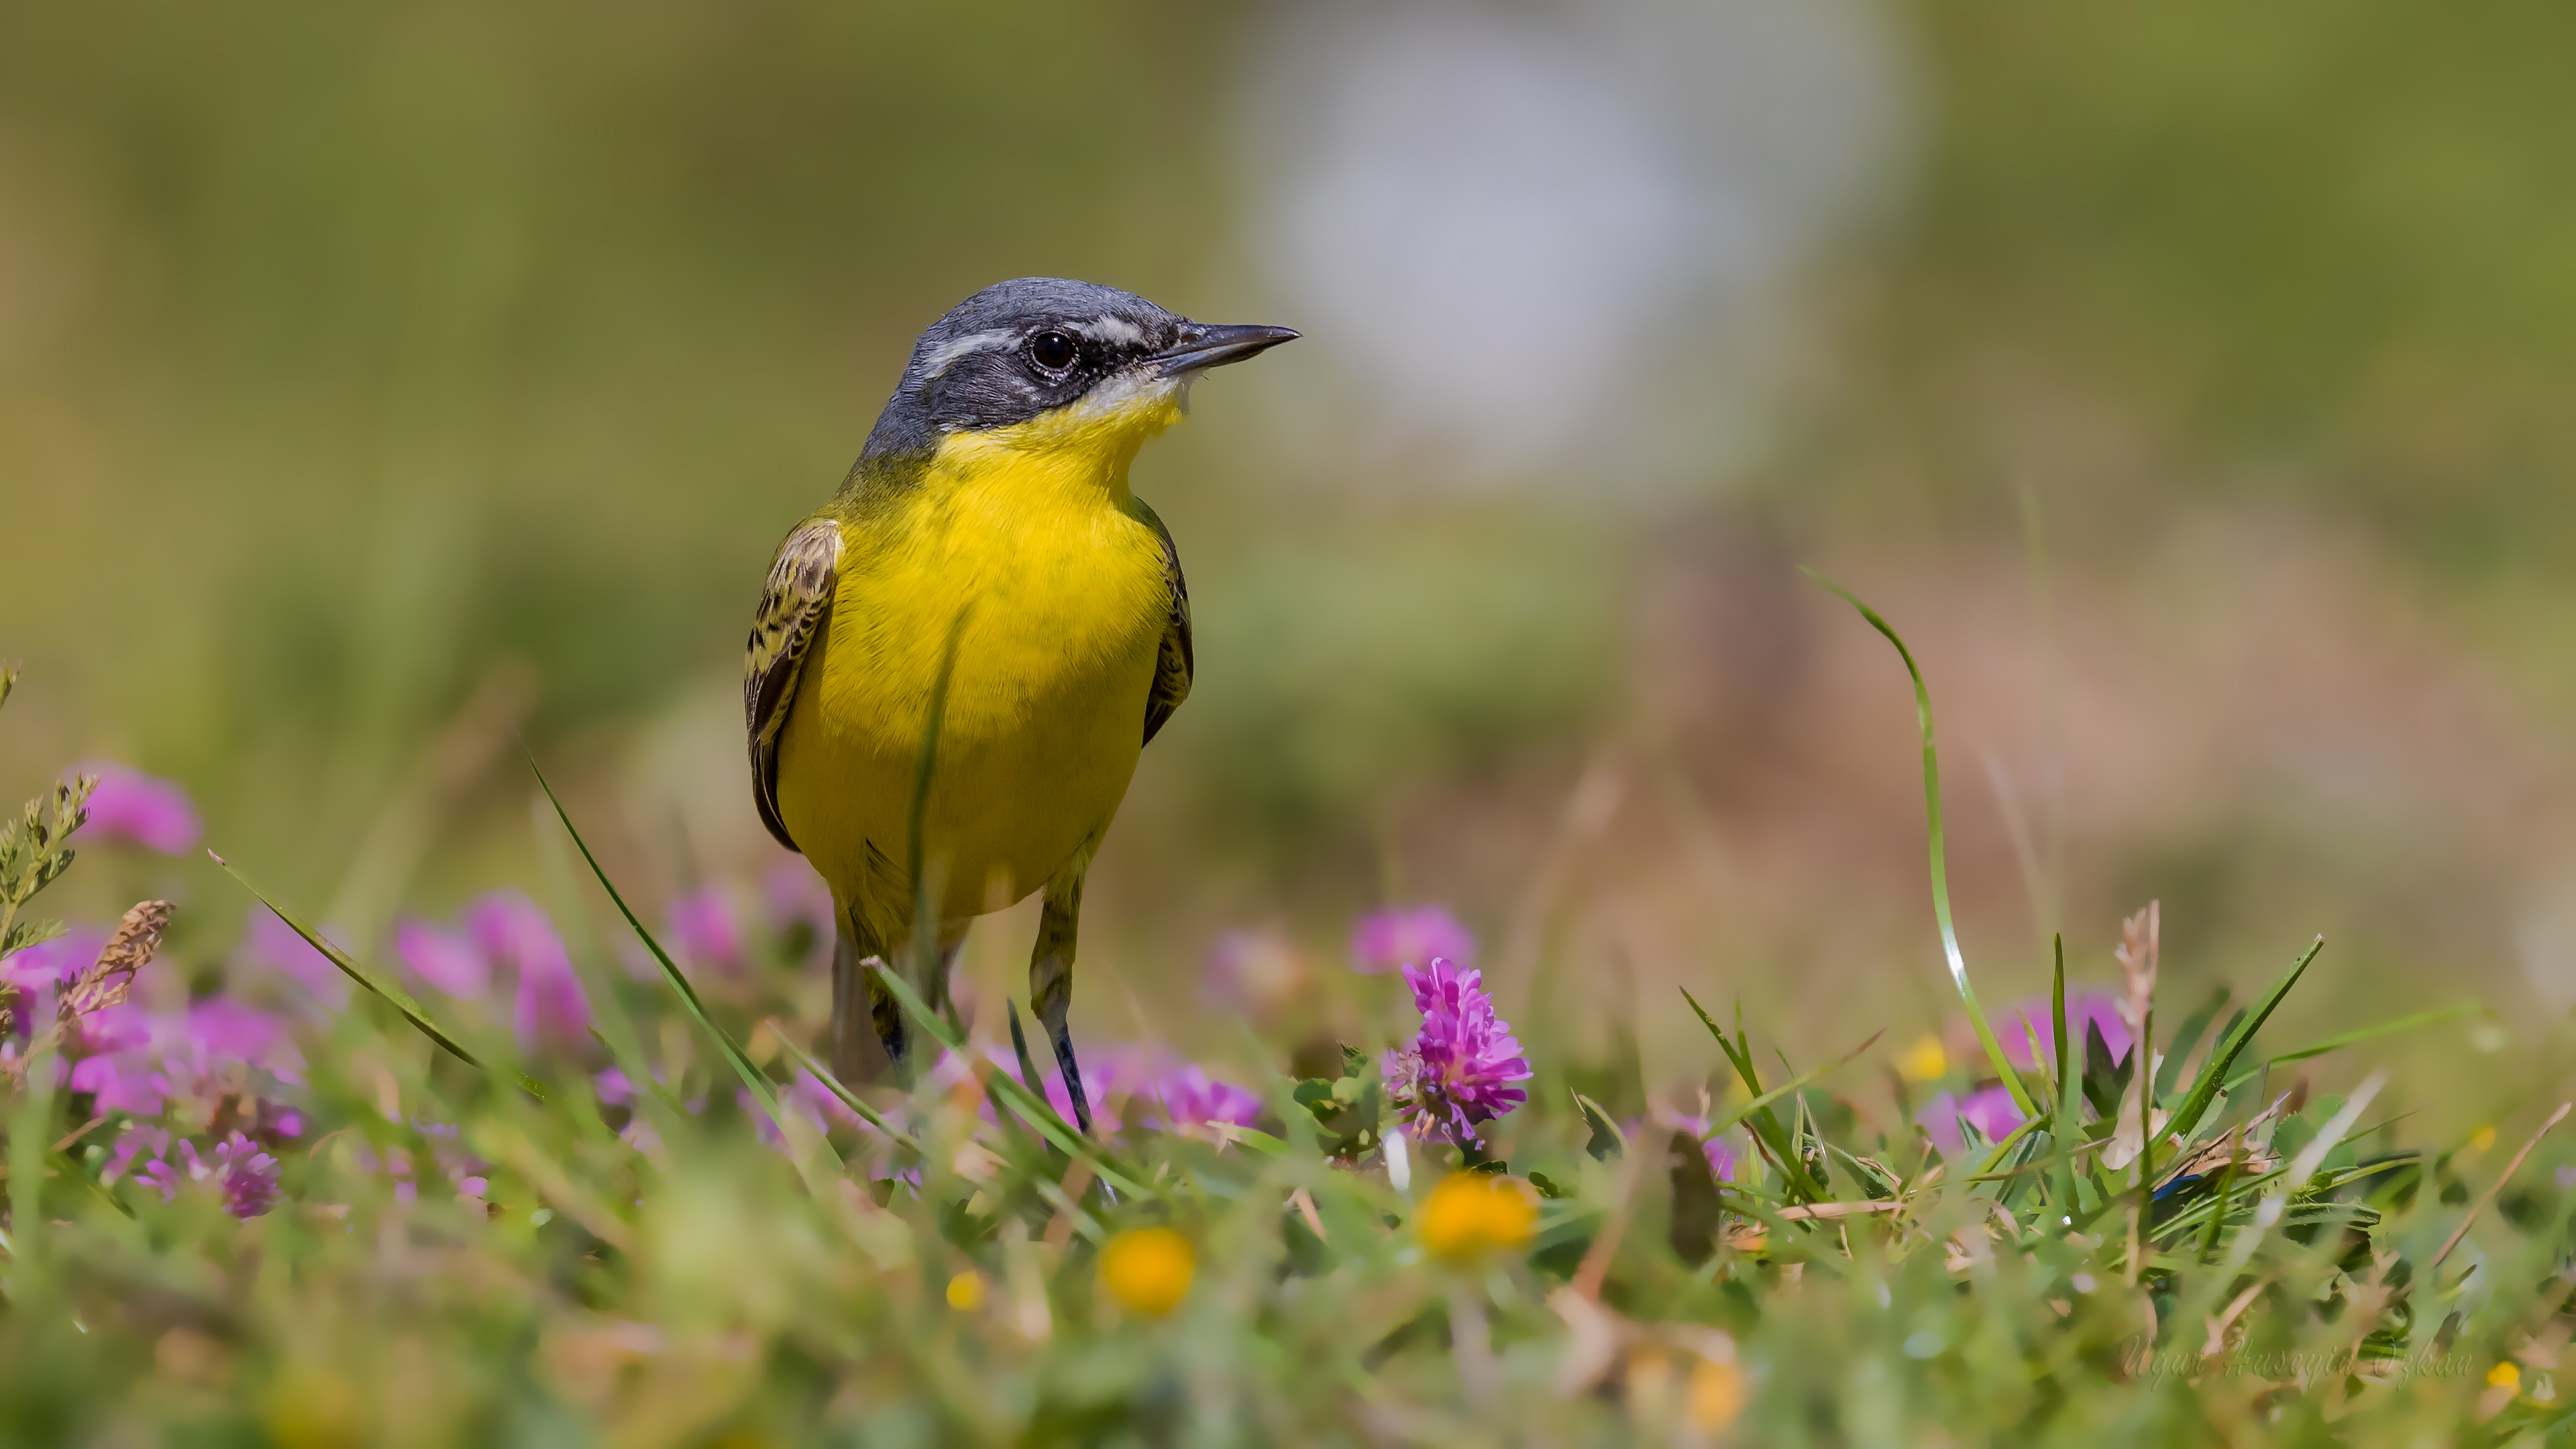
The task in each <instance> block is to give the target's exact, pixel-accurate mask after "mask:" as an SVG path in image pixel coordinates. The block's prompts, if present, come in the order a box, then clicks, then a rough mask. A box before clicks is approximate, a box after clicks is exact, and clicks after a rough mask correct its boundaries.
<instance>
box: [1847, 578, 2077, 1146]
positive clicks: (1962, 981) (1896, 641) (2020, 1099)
mask: <svg viewBox="0 0 2576 1449" xmlns="http://www.w3.org/2000/svg"><path fill="white" fill-rule="evenodd" d="M1799 571H1800V572H1801V573H1804V574H1805V575H1806V576H1807V577H1809V578H1811V579H1814V580H1815V581H1816V582H1817V583H1820V584H1822V585H1824V586H1825V587H1826V588H1828V589H1831V590H1833V592H1834V593H1835V594H1836V595H1837V596H1839V597H1840V598H1841V599H1842V601H1843V602H1844V603H1846V604H1849V605H1851V606H1852V607H1853V608H1855V609H1858V610H1860V616H1861V617H1862V618H1864V619H1867V620H1868V621H1869V626H1870V627H1871V628H1873V629H1876V630H1877V631H1878V632H1879V633H1880V634H1882V635H1885V636H1886V638H1887V642H1888V643H1890V644H1893V645H1895V646H1896V656H1897V657H1898V658H1899V659H1902V660H1904V661H1905V672H1906V673H1907V674H1908V675H1909V676H1911V677H1912V678H1913V680H1914V717H1915V721H1916V723H1917V724H1918V725H1919V726H1920V727H1921V730H1922V734H1923V818H1924V823H1925V833H1926V835H1927V836H1928V837H1929V840H1930V856H1931V861H1932V915H1933V918H1934V919H1935V920H1937V921H1938V922H1939V923H1940V926H1941V953H1942V955H1943V956H1945V957H1947V958H1948V960H1949V963H1950V980H1951V982H1952V984H1954V985H1956V986H1957V987H1958V988H1959V1000H1960V1001H1961V1002H1962V1003H1964V1004H1965V1005H1966V1006H1967V1008H1968V1021H1969V1023H1970V1024H1971V1025H1973V1026H1974V1027H1976V1029H1977V1040H1978V1041H1980V1042H1982V1043H1984V1045H1985V1048H1986V1060H1988V1061H1989V1062H1992V1063H1993V1064H1994V1068H1995V1075H1996V1076H1998V1077H2001V1078H2002V1079H2003V1083H2004V1088H2005V1090H2007V1091H2009V1092H2011V1093H2012V1099H2013V1101H2014V1103H2015V1104H2017V1105H2018V1106H2019V1107H2020V1108H2021V1111H2022V1115H2023V1116H2025V1117H2036V1116H2039V1115H2040V1110H2039V1104H2038V1103H2037V1102H2034V1101H2032V1100H2031V1096H2030V1088H2029V1087H2028V1085H2026V1084H2025V1083H2024V1082H2023V1081H2022V1079H2021V1074H2020V1073H2018V1072H2016V1071H2014V1070H2013V1068H2012V1063H2011V1062H2010V1061H2008V1060H2006V1059H2005V1057H2004V1049H2003V1044H2002V1043H2000V1042H1998V1041H1996V1040H1995V1029H1994V1027H1993V1026H1992V1025H1991V1024H1990V1023H1988V1022H1987V1020H1986V1012H1985V1008H1983V1007H1981V1006H1979V1005H1978V1004H1977V993H1976V989H1975V988H1974V987H1971V986H1970V985H1969V984H1968V958H1967V956H1966V954H1965V953H1963V952H1962V951H1960V949H1959V932H1958V928H1957V927H1956V926H1955V925H1953V924H1952V922H1951V919H1950V867H1949V864H1948V861H1947V853H1946V852H1945V851H1944V849H1943V848H1942V829H1941V755H1940V752H1939V751H1938V750H1936V749H1934V748H1933V745H1932V690H1931V687H1930V686H1929V685H1926V684H1925V683H1924V682H1923V670H1922V669H1921V668H1920V667H1919V666H1918V665H1916V664H1915V662H1914V651H1913V650H1911V649H1909V648H1907V647H1906V645H1905V639H1904V636H1902V635H1900V634H1898V633H1897V632H1896V627H1895V626H1894V625H1892V624H1890V623H1888V622H1887V621H1886V620H1885V619H1882V618H1880V617H1879V615H1878V611H1877V610H1876V609H1873V608H1871V607H1870V606H1869V605H1867V604H1864V603H1862V602H1861V601H1860V598H1859V596H1857V595H1855V594H1854V593H1852V591H1851V590H1849V589H1846V588H1844V587H1843V586H1842V585H1840V584H1838V583H1835V582H1834V581H1833V580H1831V579H1829V578H1826V577H1825V576H1824V575H1823V574H1820V573H1818V572H1816V571H1815V570H1814V569H1810V568H1802V569H1800V570H1799Z"/></svg>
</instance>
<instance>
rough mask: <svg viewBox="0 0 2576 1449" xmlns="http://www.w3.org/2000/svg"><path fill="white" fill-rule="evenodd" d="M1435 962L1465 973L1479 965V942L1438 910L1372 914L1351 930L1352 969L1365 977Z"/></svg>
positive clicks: (1400, 909) (1445, 913)
mask: <svg viewBox="0 0 2576 1449" xmlns="http://www.w3.org/2000/svg"><path fill="white" fill-rule="evenodd" d="M1435 960H1446V961H1449V962H1450V963H1452V964H1453V965H1455V966H1456V967H1457V968H1458V969H1460V970H1462V971H1464V970H1469V969H1472V968H1473V967H1474V966H1475V964H1476V938H1475V937H1474V936H1473V935H1470V934H1469V933H1468V931H1467V928H1466V927H1465V926H1462V925H1460V924H1458V918H1457V917H1455V916H1453V915H1451V914H1449V913H1448V912H1447V911H1445V910H1442V909H1441V908H1440V907H1438V906H1415V907H1412V908H1411V909H1405V908H1401V907H1398V908H1393V909H1389V910H1383V911H1372V912H1370V913H1369V914H1368V915H1365V916H1362V917H1360V918H1359V922H1358V923H1357V924H1356V925H1354V926H1352V927H1351V969H1352V970H1354V971H1358V972H1361V973H1362V974H1364V975H1370V976H1382V975H1384V974H1385V973H1387V972H1389V971H1393V970H1395V969H1396V968H1397V967H1399V966H1412V965H1415V964H1417V963H1419V962H1425V961H1435Z"/></svg>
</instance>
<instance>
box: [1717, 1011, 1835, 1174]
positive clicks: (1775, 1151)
mask: <svg viewBox="0 0 2576 1449" xmlns="http://www.w3.org/2000/svg"><path fill="white" fill-rule="evenodd" d="M1682 1000H1684V1001H1687V1002H1689V1003H1690V1009H1691V1010H1692V1011H1693V1012H1695V1013H1697V1014H1698V1016H1699V1024H1700V1025H1702V1026H1704V1027H1707V1028H1708V1034H1709V1035H1710V1036H1712V1037H1715V1038H1716V1039H1717V1049H1718V1050H1719V1051H1722V1052H1724V1053H1726V1059H1727V1060H1728V1061H1729V1062H1732V1063H1734V1065H1735V1074H1736V1075H1737V1076H1739V1077H1741V1078H1743V1079H1744V1089H1745V1090H1746V1091H1748V1092H1750V1093H1752V1094H1753V1096H1754V1097H1755V1099H1756V1105H1755V1106H1754V1107H1751V1108H1748V1109H1746V1110H1747V1111H1748V1112H1749V1113H1750V1114H1751V1115H1750V1116H1749V1117H1747V1118H1746V1119H1745V1120H1746V1121H1747V1122H1748V1124H1749V1125H1750V1127H1751V1130H1752V1132H1753V1135H1754V1136H1755V1137H1758V1138H1760V1139H1761V1141H1762V1145H1763V1146H1764V1147H1765V1148H1768V1149H1769V1150H1770V1153H1771V1158H1772V1160H1773V1161H1775V1162H1777V1163H1779V1164H1780V1173H1781V1175H1782V1176H1783V1177H1786V1178H1787V1179H1788V1180H1789V1184H1790V1187H1791V1189H1792V1190H1793V1191H1794V1192H1796V1193H1797V1194H1798V1195H1799V1196H1801V1197H1803V1198H1804V1199H1805V1200H1806V1201H1808V1202H1822V1201H1824V1198H1825V1189H1824V1187H1823V1185H1822V1184H1820V1183H1818V1182H1817V1181H1816V1180H1815V1178H1814V1177H1812V1176H1810V1175H1809V1174H1808V1172H1807V1165H1806V1163H1804V1162H1803V1161H1801V1160H1799V1158H1798V1155H1797V1154H1796V1153H1795V1152H1793V1151H1791V1150H1790V1147H1789V1137H1788V1134H1787V1133H1786V1132H1784V1131H1782V1130H1781V1127H1780V1118H1779V1115H1778V1114H1777V1113H1775V1112H1773V1111H1772V1110H1771V1109H1770V1107H1769V1106H1767V1105H1762V1104H1761V1103H1762V1101H1763V1089H1762V1078H1761V1076H1760V1075H1759V1074H1758V1073H1756V1072H1755V1071H1754V1070H1753V1057H1752V1054H1751V1053H1749V1052H1747V1051H1746V1050H1745V1049H1744V1046H1743V1044H1742V1043H1741V1042H1735V1041H1729V1040H1728V1039H1727V1036H1726V1032H1725V1031H1724V1029H1722V1028H1721V1027H1719V1026H1718V1024H1717V1022H1716V1021H1715V1020H1714V1019H1712V1018H1711V1017H1710V1016H1709V1014H1708V1012H1707V1011H1706V1010H1705V1009H1704V1008H1702V1007H1701V1006H1700V1004H1699V998H1698V997H1695V996H1693V995H1691V994H1690V989H1689V988H1688V987H1684V988H1683V989H1682Z"/></svg>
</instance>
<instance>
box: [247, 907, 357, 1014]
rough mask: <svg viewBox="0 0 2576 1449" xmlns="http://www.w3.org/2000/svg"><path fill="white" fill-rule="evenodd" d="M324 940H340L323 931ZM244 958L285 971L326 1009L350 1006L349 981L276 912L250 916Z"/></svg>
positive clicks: (263, 909)
mask: <svg viewBox="0 0 2576 1449" xmlns="http://www.w3.org/2000/svg"><path fill="white" fill-rule="evenodd" d="M322 937H323V939H325V940H328V941H332V942H334V943H335V944H336V943H337V942H338V937H337V936H336V935H335V934H334V933H333V932H332V931H331V930H330V929H329V928H328V927H325V928H323V931H322ZM242 954H243V955H244V956H246V957H248V958H249V959H250V960H251V961H253V962H255V963H257V964H259V965H261V966H265V967H267V968H269V969H270V970H273V971H282V972H284V973H285V974H287V975H288V976H291V977H293V978H295V980H296V981H298V982H300V983H301V984H302V985H303V987H304V989H305V990H307V991H310V992H312V993H313V995H314V996H315V998H316V999H318V1000H320V1001H321V1003H322V1004H323V1005H324V1006H327V1007H329V1008H331V1009H332V1010H333V1011H338V1010H340V1009H341V1008H343V1007H345V1006H347V1005H348V1004H349V978H348V977H347V976H346V975H343V974H342V973H341V970H340V968H339V967H337V966H334V965H332V964H331V958H330V957H328V956H325V955H323V954H322V953H321V952H320V951H317V950H315V949H314V948H313V943H312V942H310V941H307V940H305V939H304V938H303V937H302V936H301V935H298V934H297V933H296V930H295V928H294V927H293V926H290V925H288V924H286V922H285V921H284V920H283V919H281V918H280V917H279V916H278V914H277V913H276V912H275V911H272V910H270V909H269V908H268V907H266V906H261V907H259V908H258V909H257V910H254V911H252V912H251V913H250V928H249V931H248V932H247V934H246V935H245V936H244V938H243V941H242Z"/></svg>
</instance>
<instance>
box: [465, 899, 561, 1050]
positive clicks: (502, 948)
mask: <svg viewBox="0 0 2576 1449" xmlns="http://www.w3.org/2000/svg"><path fill="white" fill-rule="evenodd" d="M465 933H466V935H468V936H469V937H471V938H472V939H473V941H474V944H475V945H476V946H477V947H479V948H480V949H481V950H482V952H483V955H484V958H485V959H486V960H489V961H491V962H493V963H495V964H496V965H506V966H509V967H511V968H512V969H514V970H515V971H516V972H517V973H518V978H519V985H518V992H517V995H516V998H515V999H514V1000H513V1002H512V1004H511V1010H510V1026H511V1029H512V1030H513V1031H514V1032H516V1033H517V1035H518V1038H519V1045H520V1047H521V1048H522V1049H523V1050H534V1049H536V1048H537V1047H538V1046H539V1045H540V1044H547V1045H554V1046H578V1045H581V1044H583V1043H584V1042H585V1041H586V1039H587V1038H588V1036H589V1032H590V998H589V996H587V995H586V994H584V993H583V991H582V989H581V978H580V977H579V976H577V975H575V974H574V973H573V969H572V954H571V953H570V952H568V951H566V950H565V949H564V943H563V937H561V936H558V935H556V934H555V927H554V922H552V921H550V920H548V919H546V913H545V912H544V911H542V910H539V909H538V908H537V904H536V902H534V901H531V900H529V899H528V898H527V897H526V896H524V895H522V894H520V893H519V892H517V891H494V892H492V893H491V894H490V895H487V896H484V897H483V898H481V899H480V900H477V901H476V902H474V904H472V905H471V906H469V907H467V908H466V911H465Z"/></svg>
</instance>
